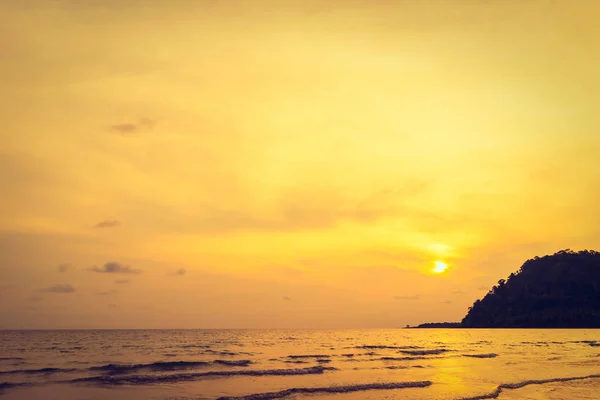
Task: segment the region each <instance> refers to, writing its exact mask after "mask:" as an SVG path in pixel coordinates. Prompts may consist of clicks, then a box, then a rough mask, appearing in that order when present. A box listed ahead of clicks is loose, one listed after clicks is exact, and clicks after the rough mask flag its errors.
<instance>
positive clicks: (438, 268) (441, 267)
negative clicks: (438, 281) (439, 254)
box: [431, 260, 448, 274]
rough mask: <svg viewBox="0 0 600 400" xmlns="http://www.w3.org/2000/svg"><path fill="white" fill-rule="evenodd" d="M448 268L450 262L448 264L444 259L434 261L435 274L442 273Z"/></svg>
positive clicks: (433, 270) (432, 270)
mask: <svg viewBox="0 0 600 400" xmlns="http://www.w3.org/2000/svg"><path fill="white" fill-rule="evenodd" d="M447 269H448V264H446V263H445V262H443V261H439V260H438V261H436V262H434V263H433V268H432V269H431V272H433V273H434V274H441V273H444V272H446V270H447Z"/></svg>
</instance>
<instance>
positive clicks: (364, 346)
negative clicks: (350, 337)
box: [356, 345, 422, 350]
mask: <svg viewBox="0 0 600 400" xmlns="http://www.w3.org/2000/svg"><path fill="white" fill-rule="evenodd" d="M356 348H357V349H396V350H406V349H422V347H420V346H380V345H362V346H356Z"/></svg>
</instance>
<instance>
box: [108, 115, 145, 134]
mask: <svg viewBox="0 0 600 400" xmlns="http://www.w3.org/2000/svg"><path fill="white" fill-rule="evenodd" d="M155 124H156V121H154V120H153V119H150V118H140V120H139V121H138V122H125V123H121V124H115V125H111V126H110V130H111V131H112V132H114V133H118V134H119V135H123V136H125V135H135V134H137V133H140V132H143V131H148V130H150V129H152V128H153V127H154V125H155Z"/></svg>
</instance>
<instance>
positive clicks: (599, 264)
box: [462, 250, 600, 328]
mask: <svg viewBox="0 0 600 400" xmlns="http://www.w3.org/2000/svg"><path fill="white" fill-rule="evenodd" d="M462 327H465V328H600V253H599V252H597V251H588V250H584V251H580V252H574V251H571V250H562V251H559V252H558V253H556V254H553V255H550V256H544V257H535V258H533V259H531V260H527V261H526V262H525V263H524V264H523V266H522V267H521V268H520V269H519V271H517V272H516V273H512V274H510V276H509V277H508V279H507V280H504V279H501V280H500V281H498V285H496V286H494V287H493V288H492V289H491V290H490V291H489V292H488V293H487V295H486V296H485V297H484V298H483V299H481V300H477V301H476V302H475V303H474V304H473V306H472V307H470V308H469V311H468V313H467V315H466V316H465V318H464V319H463V320H462Z"/></svg>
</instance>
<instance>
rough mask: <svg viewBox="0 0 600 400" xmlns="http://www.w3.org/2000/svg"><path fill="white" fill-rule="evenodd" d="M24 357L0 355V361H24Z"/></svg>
mask: <svg viewBox="0 0 600 400" xmlns="http://www.w3.org/2000/svg"><path fill="white" fill-rule="evenodd" d="M23 360H25V359H24V358H22V357H0V361H23Z"/></svg>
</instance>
